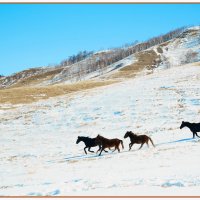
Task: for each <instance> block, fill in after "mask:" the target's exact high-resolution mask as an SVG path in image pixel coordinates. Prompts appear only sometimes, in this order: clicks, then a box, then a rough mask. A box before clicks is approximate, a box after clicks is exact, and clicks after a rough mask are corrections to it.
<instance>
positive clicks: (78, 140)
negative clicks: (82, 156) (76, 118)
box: [76, 136, 82, 144]
mask: <svg viewBox="0 0 200 200" xmlns="http://www.w3.org/2000/svg"><path fill="white" fill-rule="evenodd" d="M80 141H82V140H81V137H80V136H78V138H77V140H76V144H78V143H79V142H80Z"/></svg>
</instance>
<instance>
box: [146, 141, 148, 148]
mask: <svg viewBox="0 0 200 200" xmlns="http://www.w3.org/2000/svg"><path fill="white" fill-rule="evenodd" d="M148 142H149V140H147V141H146V144H147V146H148V148H149V143H148Z"/></svg>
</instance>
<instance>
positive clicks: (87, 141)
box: [76, 136, 107, 154]
mask: <svg viewBox="0 0 200 200" xmlns="http://www.w3.org/2000/svg"><path fill="white" fill-rule="evenodd" d="M81 141H82V142H84V143H85V148H84V151H85V154H87V151H86V149H87V148H88V151H89V152H92V153H94V151H90V148H91V147H96V146H99V149H101V145H100V144H99V143H97V142H96V138H89V137H83V136H78V139H77V141H76V144H78V143H79V142H81ZM104 151H105V150H104ZM105 152H107V151H105Z"/></svg>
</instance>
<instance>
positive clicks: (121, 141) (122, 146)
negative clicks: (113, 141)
mask: <svg viewBox="0 0 200 200" xmlns="http://www.w3.org/2000/svg"><path fill="white" fill-rule="evenodd" d="M120 143H121V145H122V148H123V149H124V144H123V141H122V140H120Z"/></svg>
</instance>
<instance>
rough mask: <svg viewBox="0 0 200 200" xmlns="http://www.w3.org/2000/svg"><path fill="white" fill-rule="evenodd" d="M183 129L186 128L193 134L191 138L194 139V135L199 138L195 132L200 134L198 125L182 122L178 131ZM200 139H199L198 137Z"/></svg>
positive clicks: (199, 125)
mask: <svg viewBox="0 0 200 200" xmlns="http://www.w3.org/2000/svg"><path fill="white" fill-rule="evenodd" d="M184 127H188V128H189V129H190V130H191V131H192V133H193V138H194V137H195V135H196V136H197V137H199V136H198V135H197V132H200V123H190V122H184V121H182V124H181V126H180V129H182V128H184ZM199 138H200V137H199Z"/></svg>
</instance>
